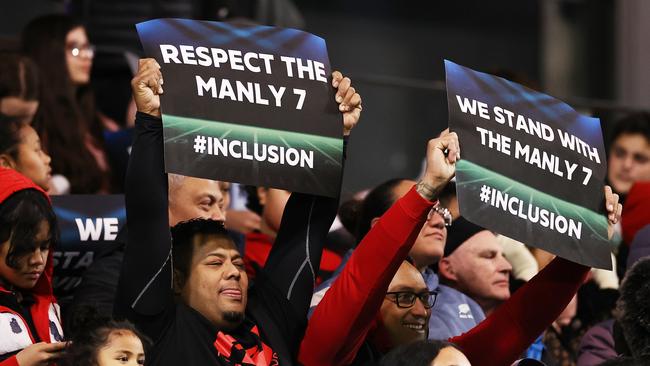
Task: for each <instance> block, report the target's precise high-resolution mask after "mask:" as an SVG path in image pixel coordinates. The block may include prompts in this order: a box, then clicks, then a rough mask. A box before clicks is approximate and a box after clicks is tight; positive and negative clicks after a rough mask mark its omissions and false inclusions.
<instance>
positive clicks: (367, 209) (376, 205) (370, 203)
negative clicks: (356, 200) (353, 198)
mask: <svg viewBox="0 0 650 366" xmlns="http://www.w3.org/2000/svg"><path fill="white" fill-rule="evenodd" d="M405 180H406V179H405V178H394V179H391V180H388V181H386V182H384V183H382V184H380V185H378V186H377V187H375V188H373V190H372V191H370V193H368V195H367V196H366V198H365V199H364V200H363V203H362V204H361V210H360V215H359V220H358V221H357V229H356V233H355V237H356V239H357V243H359V242H360V241H361V239H363V237H364V236H366V234H367V233H368V231H370V223H371V222H372V219H374V218H375V217H380V216H381V215H383V214H384V213H385V212H386V211H388V209H389V208H390V206H392V205H393V203H395V201H397V199H398V198H399V197H395V194H394V193H393V190H394V189H395V187H396V186H397V185H398V184H400V183H401V182H403V181H405Z"/></svg>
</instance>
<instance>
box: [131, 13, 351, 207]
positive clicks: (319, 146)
mask: <svg viewBox="0 0 650 366" xmlns="http://www.w3.org/2000/svg"><path fill="white" fill-rule="evenodd" d="M137 29H138V34H139V36H140V40H141V42H142V45H143V47H144V50H145V54H146V55H147V56H148V57H153V58H155V59H156V60H157V61H158V63H159V64H160V66H161V68H162V73H163V88H164V94H163V95H162V96H161V110H162V115H163V126H164V138H165V168H166V170H167V172H170V173H178V174H183V175H188V176H195V177H201V178H208V179H218V180H225V181H237V182H240V183H244V184H251V185H258V186H266V187H275V188H283V189H287V190H290V191H297V192H305V193H313V194H319V195H325V196H332V197H334V196H337V195H338V193H339V189H340V182H341V171H342V164H341V158H342V152H343V140H342V131H343V125H342V116H341V114H340V113H339V112H338V107H337V105H336V102H335V101H334V89H333V88H332V86H331V84H330V83H329V81H328V80H331V78H330V75H331V70H330V65H329V60H328V56H327V49H326V46H325V41H324V40H323V39H322V38H320V37H317V36H314V35H312V34H309V33H306V32H302V31H299V30H295V29H282V28H275V27H266V26H258V25H241V24H239V25H237V24H232V23H221V22H208V21H197V20H187V19H156V20H151V21H147V22H144V23H139V24H138V25H137Z"/></svg>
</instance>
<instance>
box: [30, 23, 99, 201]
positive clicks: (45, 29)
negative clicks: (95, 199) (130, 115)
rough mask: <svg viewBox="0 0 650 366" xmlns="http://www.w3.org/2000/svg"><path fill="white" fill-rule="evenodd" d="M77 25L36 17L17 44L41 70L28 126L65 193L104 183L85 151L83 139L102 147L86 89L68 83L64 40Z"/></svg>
mask: <svg viewBox="0 0 650 366" xmlns="http://www.w3.org/2000/svg"><path fill="white" fill-rule="evenodd" d="M81 26H82V24H81V23H79V22H77V21H75V20H74V19H73V18H71V17H69V16H67V15H60V14H56V15H46V16H42V17H39V18H36V19H34V20H33V21H31V22H30V23H29V24H28V25H27V27H26V28H25V30H24V31H23V34H22V42H23V48H24V51H25V53H26V54H27V55H28V56H30V57H31V58H32V59H33V60H34V62H35V63H36V65H37V66H38V67H39V69H40V72H41V77H42V80H41V81H42V82H41V101H40V105H39V108H38V111H37V112H36V116H35V117H34V122H33V125H34V129H35V130H36V132H37V133H38V135H39V136H41V139H42V140H43V145H44V147H45V150H46V151H47V152H48V154H49V155H50V156H51V157H52V169H53V171H54V172H55V173H59V174H63V175H64V176H65V177H66V178H68V180H69V181H70V191H71V193H97V192H98V191H100V190H101V189H102V188H106V187H107V185H108V181H109V180H108V177H107V176H106V173H105V172H102V171H101V169H100V167H99V165H98V163H97V161H96V159H95V157H94V156H93V154H92V153H91V152H90V151H89V150H88V148H87V136H88V134H90V136H92V138H93V141H92V143H93V144H94V145H95V146H96V147H97V148H99V149H103V143H104V137H103V129H102V125H101V121H100V120H99V116H98V113H97V110H96V109H95V97H94V95H93V93H92V90H91V87H90V85H84V86H80V87H78V88H76V87H75V86H74V85H73V83H72V80H71V79H70V75H69V73H68V67H67V64H66V56H65V52H66V44H65V40H66V36H67V35H68V33H69V32H70V31H71V30H73V29H75V28H78V27H81Z"/></svg>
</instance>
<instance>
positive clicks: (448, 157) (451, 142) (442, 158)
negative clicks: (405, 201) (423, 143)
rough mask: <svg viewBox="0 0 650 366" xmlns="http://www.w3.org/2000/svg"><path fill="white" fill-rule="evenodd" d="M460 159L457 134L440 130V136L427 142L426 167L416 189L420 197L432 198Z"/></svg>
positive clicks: (453, 172) (453, 171) (446, 181)
mask: <svg viewBox="0 0 650 366" xmlns="http://www.w3.org/2000/svg"><path fill="white" fill-rule="evenodd" d="M458 159H460V147H459V144H458V135H456V133H455V132H449V129H446V130H444V131H442V133H441V134H440V136H439V137H438V138H435V139H431V140H429V142H428V143H427V168H426V170H425V171H424V174H423V176H422V180H421V181H420V182H418V185H417V191H418V192H419V193H420V195H422V197H424V198H426V199H428V200H433V199H434V198H435V197H436V196H437V195H438V193H439V192H440V191H441V190H442V189H443V188H444V187H445V185H446V184H447V183H448V182H449V180H450V179H451V178H453V176H454V174H455V173H456V162H457V161H458Z"/></svg>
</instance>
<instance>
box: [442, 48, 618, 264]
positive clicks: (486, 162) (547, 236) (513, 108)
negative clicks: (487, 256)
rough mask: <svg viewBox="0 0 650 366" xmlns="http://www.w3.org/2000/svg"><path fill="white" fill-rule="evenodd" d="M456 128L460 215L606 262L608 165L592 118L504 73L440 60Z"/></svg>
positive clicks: (554, 249) (584, 259) (584, 260)
mask: <svg viewBox="0 0 650 366" xmlns="http://www.w3.org/2000/svg"><path fill="white" fill-rule="evenodd" d="M445 68H446V73H447V103H448V107H449V127H450V130H451V131H454V132H456V133H457V134H458V137H459V140H460V149H461V160H460V161H459V162H458V164H457V166H456V179H457V185H456V186H457V191H458V200H459V205H460V212H461V215H462V216H464V217H465V218H467V219H468V220H470V221H472V222H474V223H476V224H478V225H481V226H483V227H485V228H488V229H490V230H494V231H496V232H498V233H500V234H503V235H505V236H508V237H511V238H513V239H515V240H519V241H521V242H523V243H525V244H527V245H530V246H534V247H538V248H541V249H544V250H547V251H549V252H551V253H554V254H556V255H559V256H561V257H563V258H566V259H569V260H572V261H574V262H578V263H581V264H584V265H588V266H592V267H598V268H604V269H611V259H610V249H611V247H610V244H609V241H608V240H607V219H606V217H605V216H604V215H603V214H602V213H600V212H603V209H604V191H603V187H604V183H603V182H604V180H605V176H606V172H607V163H606V158H605V148H604V145H603V136H602V132H601V129H600V121H599V120H598V119H597V118H592V117H587V116H583V115H580V114H579V113H577V112H576V111H575V110H573V109H572V108H571V107H570V106H569V105H567V104H566V103H564V102H562V101H560V100H557V99H555V98H553V97H550V96H548V95H545V94H542V93H539V92H536V91H533V90H530V89H528V88H526V87H523V86H521V85H519V84H516V83H513V82H510V81H508V80H505V79H502V78H499V77H496V76H492V75H489V74H484V73H480V72H476V71H474V70H471V69H468V68H466V67H463V66H460V65H457V64H454V63H453V62H450V61H445Z"/></svg>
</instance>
